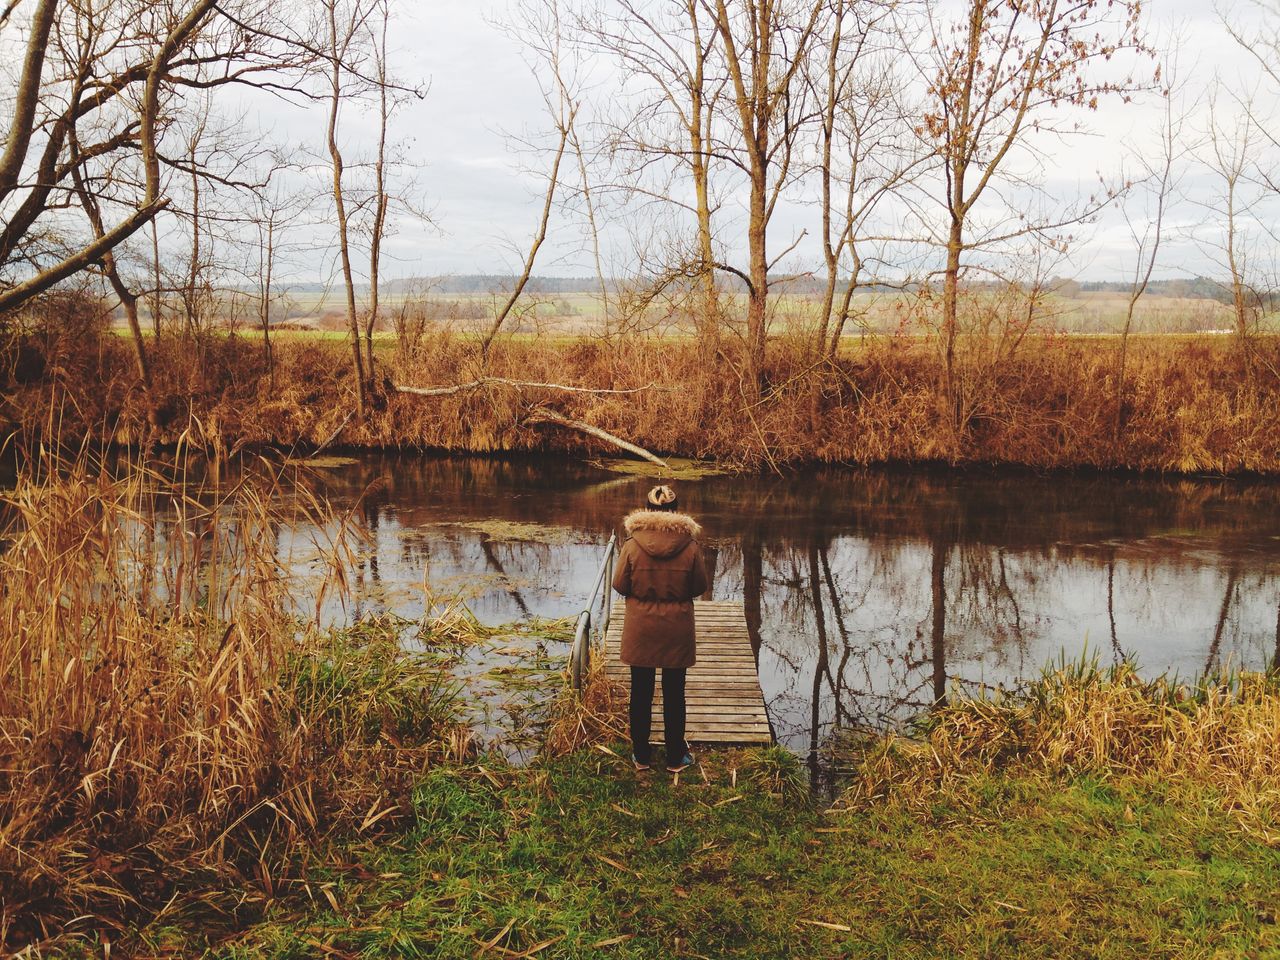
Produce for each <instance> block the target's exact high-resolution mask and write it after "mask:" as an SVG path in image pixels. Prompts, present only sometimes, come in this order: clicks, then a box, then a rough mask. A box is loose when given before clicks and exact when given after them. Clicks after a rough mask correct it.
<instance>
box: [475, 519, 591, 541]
mask: <svg viewBox="0 0 1280 960" xmlns="http://www.w3.org/2000/svg"><path fill="white" fill-rule="evenodd" d="M453 526H455V527H463V528H465V529H467V530H474V531H476V532H477V533H482V534H484V535H485V536H486V537H487V538H488V539H490V540H498V541H521V542H530V543H549V544H563V543H578V542H580V541H581V540H582V537H581V536H580V535H579V533H578V532H577V531H576V530H574V529H572V528H571V527H552V526H547V525H546V524H542V523H521V522H519V521H515V520H499V519H497V518H494V519H491V520H467V521H463V522H460V523H455V524H453Z"/></svg>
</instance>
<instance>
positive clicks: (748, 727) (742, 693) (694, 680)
mask: <svg viewBox="0 0 1280 960" xmlns="http://www.w3.org/2000/svg"><path fill="white" fill-rule="evenodd" d="M625 616H626V608H625V606H624V605H620V606H619V607H617V608H616V609H615V613H614V617H613V620H612V621H611V622H610V624H609V629H608V631H607V632H606V634H605V638H604V653H605V658H606V661H605V662H606V666H607V675H608V676H609V678H610V679H611V680H613V681H614V682H616V683H619V684H621V685H623V686H627V685H629V683H630V669H629V668H628V667H627V666H626V665H625V664H623V663H621V662H619V660H618V655H619V649H620V647H621V645H622V631H623V625H624V621H625ZM694 625H695V633H696V636H697V662H696V663H695V664H694V666H693V667H691V668H690V669H689V673H688V680H687V683H686V687H685V723H686V737H687V738H688V739H689V740H690V741H692V742H694V743H698V742H703V743H770V742H772V734H771V731H770V728H769V716H768V713H767V712H766V710H765V706H764V695H763V693H762V692H761V690H760V679H759V676H758V675H757V672H756V658H755V652H754V650H753V649H752V647H751V637H750V633H749V632H748V630H747V618H746V612H745V610H744V608H743V606H742V604H741V603H736V602H733V601H713V602H707V601H698V602H695V603H694ZM654 693H655V696H654V701H653V716H652V727H651V729H652V733H651V735H650V736H651V739H659V740H660V739H661V736H662V730H663V722H662V709H663V700H662V684H661V683H660V682H659V683H658V684H657V685H656V688H655V691H654Z"/></svg>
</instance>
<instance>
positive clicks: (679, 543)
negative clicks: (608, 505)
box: [613, 510, 707, 668]
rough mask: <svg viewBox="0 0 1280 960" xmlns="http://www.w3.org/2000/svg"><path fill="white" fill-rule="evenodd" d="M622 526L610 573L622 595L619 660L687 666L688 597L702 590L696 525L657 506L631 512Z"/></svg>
mask: <svg viewBox="0 0 1280 960" xmlns="http://www.w3.org/2000/svg"><path fill="white" fill-rule="evenodd" d="M623 527H624V528H625V529H626V531H627V540H626V542H625V543H623V545H622V554H621V555H620V556H619V557H618V564H617V568H616V571H615V573H614V575H613V589H615V590H617V591H618V593H620V594H622V595H623V596H624V597H626V598H627V608H626V609H627V616H626V620H625V622H624V623H623V627H622V651H621V659H622V662H623V663H627V664H630V665H631V666H633V667H668V668H670V667H691V666H693V664H694V660H695V640H694V632H693V598H694V597H697V596H700V595H701V594H703V593H705V592H706V589H707V568H706V565H705V564H704V563H703V560H702V548H701V547H699V546H698V541H697V537H698V536H699V535H700V534H701V533H702V528H701V527H699V526H698V524H697V523H695V522H694V520H693V518H692V517H690V516H686V515H685V514H683V513H671V512H666V511H661V510H637V511H636V512H635V513H632V514H630V515H628V516H627V518H626V520H625V521H623Z"/></svg>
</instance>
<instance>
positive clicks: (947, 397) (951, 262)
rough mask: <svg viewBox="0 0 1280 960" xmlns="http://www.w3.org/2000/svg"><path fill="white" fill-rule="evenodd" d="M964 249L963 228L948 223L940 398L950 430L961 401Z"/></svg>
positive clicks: (957, 417) (955, 424)
mask: <svg viewBox="0 0 1280 960" xmlns="http://www.w3.org/2000/svg"><path fill="white" fill-rule="evenodd" d="M963 249H964V240H963V224H962V222H961V221H960V219H959V218H953V219H952V221H951V231H950V234H949V236H948V237H947V266H946V272H945V273H944V274H943V284H942V343H943V347H942V396H943V401H944V403H945V404H946V411H947V416H948V417H949V418H950V421H951V425H952V427H953V428H956V429H959V426H960V397H959V389H958V387H957V384H956V333H957V330H958V329H959V321H958V314H959V301H960V251H961V250H963Z"/></svg>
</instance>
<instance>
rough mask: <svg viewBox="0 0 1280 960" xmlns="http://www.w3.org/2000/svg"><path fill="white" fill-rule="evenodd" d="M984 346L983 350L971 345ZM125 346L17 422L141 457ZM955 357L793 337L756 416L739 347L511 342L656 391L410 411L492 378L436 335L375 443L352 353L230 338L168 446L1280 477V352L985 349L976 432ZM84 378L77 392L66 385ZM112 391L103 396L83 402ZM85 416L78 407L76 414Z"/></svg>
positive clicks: (549, 395) (96, 351) (87, 354)
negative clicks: (355, 408) (572, 424)
mask: <svg viewBox="0 0 1280 960" xmlns="http://www.w3.org/2000/svg"><path fill="white" fill-rule="evenodd" d="M970 340H972V341H973V342H970ZM126 346H127V345H126V344H124V343H123V342H120V341H118V340H117V339H115V338H106V339H105V340H102V341H100V342H98V343H96V344H92V345H90V346H87V347H85V348H83V349H84V353H83V354H82V355H80V354H77V355H74V356H71V357H62V356H59V357H58V358H54V359H56V363H55V362H54V361H53V360H49V361H48V362H45V361H42V360H41V359H40V353H39V350H37V349H36V348H35V347H31V348H30V349H28V350H27V351H26V352H25V353H24V354H23V355H24V356H26V357H28V360H27V361H26V367H24V368H23V369H18V370H16V371H15V372H14V373H13V374H12V381H11V383H10V384H9V387H8V388H7V389H6V391H5V392H7V393H8V394H9V397H10V399H9V401H8V402H7V403H5V404H3V405H0V424H3V422H4V420H6V419H7V420H8V421H9V422H10V424H11V427H10V429H12V430H15V431H17V432H19V433H23V434H26V435H29V436H31V437H33V438H39V437H41V436H42V435H43V434H44V433H47V429H46V427H47V424H48V423H49V422H50V412H49V411H50V409H51V408H54V409H56V410H57V411H58V414H59V416H60V417H61V418H62V419H63V426H62V429H63V430H64V431H66V433H67V435H71V434H77V435H89V436H98V435H99V433H100V432H101V431H102V430H103V429H104V428H105V430H106V432H107V435H108V436H110V437H111V438H113V439H115V440H117V441H122V442H128V443H133V442H138V441H141V440H143V439H145V438H148V437H152V436H153V434H151V433H150V428H149V427H148V425H147V416H146V406H145V402H144V398H143V397H142V395H141V394H140V392H139V391H138V390H137V388H136V383H135V377H134V373H133V368H132V366H131V360H130V359H129V355H128V352H127V348H126ZM935 347H936V345H935V344H934V343H933V342H932V341H929V340H926V339H921V338H915V337H907V336H901V337H882V338H876V339H872V340H868V341H867V343H866V344H864V345H862V346H860V347H858V348H856V349H854V350H852V351H851V352H850V353H849V354H848V355H846V356H842V357H841V358H840V359H839V360H836V361H831V362H823V363H818V364H814V363H813V362H812V359H811V358H810V357H809V356H807V355H806V354H805V352H804V349H803V345H802V343H801V342H800V341H798V340H795V339H779V340H777V341H775V342H773V343H771V345H770V352H769V357H768V370H767V379H768V380H769V382H770V384H771V388H770V390H769V392H768V393H767V395H766V397H765V399H763V400H762V401H760V402H758V403H748V402H747V400H745V399H744V397H746V396H747V395H748V393H747V392H746V391H745V389H744V379H743V376H742V357H741V356H740V355H739V354H738V353H737V352H735V348H734V347H732V346H724V347H722V348H720V350H719V352H718V353H717V355H716V357H715V358H714V360H713V361H712V362H708V359H707V357H706V355H705V351H704V350H703V348H702V347H701V346H700V345H699V344H697V343H696V342H692V341H687V340H679V339H660V338H658V339H643V338H636V339H621V340H617V341H614V342H602V341H595V340H581V341H555V340H546V339H533V340H528V339H518V340H506V341H501V342H499V343H497V344H495V345H494V348H493V349H492V351H491V352H490V355H489V360H488V366H487V367H486V368H485V371H484V372H485V373H486V374H487V375H490V376H494V377H512V378H515V379H520V380H534V381H551V382H559V383H567V384H575V385H580V386H586V387H608V388H627V387H643V386H646V385H652V386H654V387H656V388H657V389H653V390H648V391H644V392H640V393H635V394H629V395H625V396H619V395H590V394H565V393H557V392H556V391H548V390H537V389H525V390H516V389H513V388H511V387H508V386H501V385H495V386H489V387H486V388H482V389H476V390H470V391H464V392H461V393H458V394H453V395H449V396H442V397H432V398H423V397H415V396H409V395H404V394H396V393H394V392H390V391H389V390H387V389H385V384H386V383H387V382H391V381H395V382H401V383H408V384H413V385H421V386H428V385H448V384H455V383H461V382H466V381H469V380H472V379H474V377H475V375H476V374H477V372H478V371H477V368H476V366H475V364H476V351H475V344H474V342H473V341H471V340H468V339H467V338H466V337H464V336H462V335H449V334H444V333H441V334H436V335H432V336H430V337H428V338H427V339H426V340H425V341H424V343H423V344H422V345H421V349H420V350H418V351H415V352H414V353H413V355H412V357H411V358H409V359H406V358H405V357H401V356H399V355H397V356H396V357H395V358H393V359H390V360H389V361H388V363H387V364H386V365H384V366H382V367H380V370H379V376H380V377H381V378H383V380H384V389H383V390H381V392H380V394H379V397H378V398H377V401H376V403H375V404H374V409H373V410H372V411H371V412H370V414H369V416H368V417H367V418H366V419H365V421H364V422H362V423H357V422H355V421H354V420H349V419H348V418H349V414H350V411H351V409H352V404H353V402H354V397H353V395H352V392H351V379H350V375H349V371H348V370H347V368H346V366H345V364H346V357H345V355H344V354H343V353H342V350H341V348H340V347H339V346H338V345H335V344H331V343H326V342H321V341H300V342H299V341H281V342H280V343H279V344H278V346H277V350H276V358H277V363H276V367H275V370H274V373H273V374H272V375H270V376H269V375H268V374H267V372H266V371H265V369H263V368H262V366H261V360H260V358H259V346H258V345H257V344H256V343H255V342H252V341H249V340H246V339H242V338H238V337H218V338H210V339H209V340H208V341H207V342H204V341H202V342H201V344H200V346H199V349H193V348H191V347H190V346H189V345H187V344H184V343H182V342H181V341H179V340H178V339H176V338H174V339H166V340H164V341H162V342H161V343H160V344H159V345H158V347H157V348H156V349H155V350H154V360H155V368H156V391H157V403H158V406H159V408H160V413H161V419H162V421H163V423H164V426H163V428H162V429H161V431H160V433H159V437H158V438H159V439H161V440H173V439H175V438H176V437H177V436H179V435H180V434H181V433H182V432H183V431H184V430H186V429H187V428H188V427H189V425H190V424H191V423H192V422H193V419H192V418H195V419H196V420H199V421H200V422H201V423H203V424H205V426H206V428H207V430H208V432H210V433H213V434H217V435H218V436H219V437H220V438H221V439H222V440H223V441H224V443H225V445H226V447H227V448H232V447H234V446H236V445H242V444H270V445H277V446H285V447H291V446H293V445H296V444H301V445H304V446H305V445H316V444H320V443H323V442H324V441H325V440H327V439H329V438H330V437H332V436H333V435H334V433H335V431H338V428H339V427H343V425H344V423H345V424H346V426H345V427H344V428H343V429H342V430H341V431H340V432H339V433H338V437H337V439H336V441H335V443H336V444H337V445H339V446H348V447H374V448H396V447H407V448H419V449H421V448H433V449H442V450H452V451H460V452H494V451H537V450H545V451H572V452H575V453H583V452H588V453H598V452H600V451H602V450H603V449H604V447H603V446H602V445H601V444H600V442H599V441H596V440H592V439H589V438H586V437H584V436H583V435H581V434H578V433H576V432H570V431H565V430H563V429H557V428H555V427H554V426H548V425H546V424H542V425H538V424H537V423H535V422H534V419H531V418H530V416H529V415H530V414H531V413H532V412H533V411H535V410H536V409H537V408H539V407H540V406H543V405H545V406H549V407H551V408H554V409H556V410H559V411H560V412H561V413H563V414H564V415H566V416H568V417H571V418H574V419H577V420H581V421H584V422H587V423H590V424H592V425H595V426H598V427H601V428H603V429H605V430H607V431H609V432H611V433H613V434H615V435H618V436H621V437H623V438H625V439H627V440H630V441H632V442H634V443H638V444H640V445H641V446H644V447H646V448H648V449H651V450H654V451H658V452H663V453H671V454H677V455H681V456H691V457H706V458H711V459H716V460H719V461H721V462H723V463H725V464H729V465H737V466H739V467H743V468H758V467H764V466H767V465H775V466H778V465H784V464H801V463H816V462H827V463H835V462H839V463H860V464H866V463H884V462H913V461H946V462H950V463H967V462H983V463H1010V464H1022V465H1027V466H1033V467H1040V468H1065V467H1080V466H1089V467H1097V468H1128V469H1142V470H1158V471H1170V472H1188V473H1190V472H1219V473H1234V472H1242V471H1253V472H1258V473H1272V474H1274V473H1277V472H1280V420H1277V418H1276V417H1274V416H1273V415H1272V413H1273V411H1274V410H1275V409H1276V408H1277V407H1280V376H1278V375H1277V371H1278V370H1280V340H1278V339H1276V338H1268V337H1259V338H1258V339H1257V340H1256V341H1255V342H1254V346H1253V348H1252V355H1251V359H1249V360H1248V362H1247V363H1246V361H1245V360H1243V359H1242V358H1241V355H1240V352H1239V350H1238V349H1237V347H1236V345H1235V344H1234V343H1229V342H1225V341H1223V340H1222V339H1221V338H1219V339H1218V340H1203V339H1200V340H1196V339H1185V338H1177V337H1169V338H1151V339H1143V340H1137V341H1134V342H1133V343H1132V344H1131V346H1130V351H1129V358H1128V363H1127V367H1126V376H1125V380H1124V384H1123V387H1120V386H1119V385H1118V383H1117V378H1116V363H1117V354H1116V348H1115V345H1114V344H1112V343H1110V342H1109V341H1106V340H1101V339H1089V340H1081V339H1072V338H1067V337H1054V336H1034V337H1028V338H1027V339H1026V340H1025V341H1023V342H1022V343H1021V345H1020V347H1019V348H1018V350H1017V352H1015V353H1012V354H1001V355H999V356H998V357H994V358H993V357H990V356H988V355H987V354H988V353H989V351H987V350H986V349H985V348H984V347H983V346H982V343H981V342H980V338H977V339H975V338H970V339H969V340H966V345H965V351H967V352H964V351H962V355H961V357H960V369H959V371H958V373H957V381H958V383H959V384H960V393H959V397H958V403H959V407H960V415H961V423H960V425H959V427H958V428H957V426H956V425H955V424H954V423H953V422H952V420H951V419H950V417H948V416H944V415H943V413H942V411H943V410H945V409H947V404H946V403H944V402H943V398H942V396H941V394H940V384H941V383H942V380H943V378H942V371H941V368H940V364H939V359H938V355H937V351H936V349H935ZM68 370H71V371H74V376H71V377H70V378H68V377H67V376H66V375H64V374H65V372H66V371H68ZM86 383H91V384H95V385H101V389H95V390H92V391H86V390H85V389H84V385H85V384H86ZM69 398H74V403H72V402H71V401H70V400H69Z"/></svg>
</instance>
